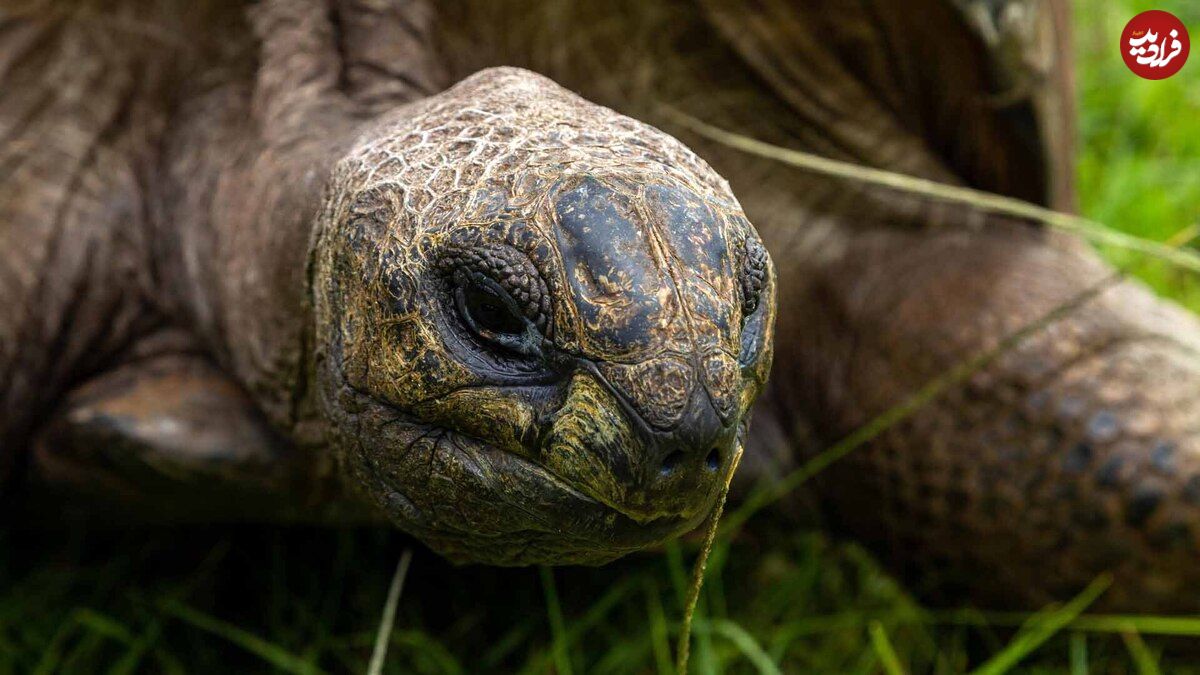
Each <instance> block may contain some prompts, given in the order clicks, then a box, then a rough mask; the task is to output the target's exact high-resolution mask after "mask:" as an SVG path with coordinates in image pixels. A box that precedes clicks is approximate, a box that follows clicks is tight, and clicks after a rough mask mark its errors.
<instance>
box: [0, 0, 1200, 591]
mask: <svg viewBox="0 0 1200 675" xmlns="http://www.w3.org/2000/svg"><path fill="white" fill-rule="evenodd" d="M1066 14H1067V8H1066V7H1065V5H1063V4H1062V3H1059V2H1032V1H1028V2H1027V1H1023V0H986V1H985V0H906V1H905V2H899V3H897V2H886V1H884V0H861V1H860V2H850V3H848V2H842V1H840V0H814V1H811V2H799V1H795V2H790V1H787V0H742V1H738V2H732V1H727V0H694V1H688V0H617V1H615V2H608V3H569V2H563V1H559V0H489V1H488V2H478V3H472V2H465V1H463V0H451V1H448V2H437V3H433V2H425V1H423V0H263V1H262V2H259V3H254V4H244V3H241V2H237V1H236V0H205V1H201V2H176V1H174V0H160V1H153V0H107V1H104V2H101V0H46V1H42V2H32V3H24V4H13V3H12V2H11V0H10V1H9V2H6V3H5V7H4V9H3V10H0V92H2V93H0V173H2V179H0V469H2V471H0V475H2V476H3V506H2V507H0V509H2V512H3V513H4V514H5V517H6V519H7V520H10V521H13V520H19V521H20V522H21V523H49V524H53V523H59V522H64V521H66V520H67V519H73V518H89V519H91V520H92V521H94V522H95V521H98V522H109V523H111V522H128V521H130V520H149V521H170V522H183V521H219V520H260V521H268V520H269V521H288V522H327V523H339V522H361V521H371V520H374V519H381V518H387V519H389V520H390V521H392V522H393V523H395V525H396V526H398V527H400V528H401V529H403V530H405V531H407V532H409V533H411V534H413V535H414V536H416V537H417V538H419V539H421V540H422V541H423V542H425V543H426V544H428V545H429V546H430V547H432V548H433V549H434V550H436V551H438V552H440V553H442V554H443V555H445V556H447V557H448V558H450V559H452V560H455V561H464V562H480V563H490V564H498V565H524V564H532V563H588V564H598V563H602V562H605V561H608V560H612V559H614V558H616V557H618V556H621V555H623V554H625V553H627V552H631V551H635V550H638V549H643V548H645V547H648V546H651V545H653V544H656V543H658V542H661V541H663V540H664V539H666V538H668V537H672V536H675V535H677V534H679V533H682V532H685V531H688V530H690V529H692V528H694V527H695V526H696V525H697V524H698V523H700V522H701V521H702V520H703V519H704V518H705V517H706V516H707V515H708V514H709V513H710V512H711V511H712V509H713V505H714V503H715V502H716V501H717V500H718V498H719V497H720V495H721V493H722V491H723V490H724V486H725V485H726V481H727V479H728V477H729V474H730V472H731V471H732V470H733V468H734V466H735V465H736V464H737V463H738V459H739V458H741V457H743V456H744V460H743V461H741V468H740V470H739V471H738V473H737V479H736V481H735V483H734V493H733V497H731V499H733V500H734V501H735V502H736V500H737V498H738V494H739V493H741V494H744V492H745V489H746V486H749V485H753V484H756V483H758V482H760V481H763V480H768V481H769V480H770V479H772V478H773V477H778V476H781V475H784V474H785V473H786V472H788V471H790V470H792V469H793V468H795V467H796V466H798V465H800V463H802V462H803V461H804V460H805V459H806V458H808V457H811V456H813V454H814V453H817V452H820V451H821V450H822V449H823V448H827V447H829V446H830V445H831V444H833V443H835V442H837V441H838V440H839V439H843V438H845V437H846V436H847V435H848V434H851V433H852V432H854V431H855V430H856V429H859V428H861V427H862V426H863V425H865V424H868V423H870V422H871V421H872V420H876V419H878V418H879V416H880V415H881V414H883V413H885V412H886V411H889V410H892V409H894V407H895V406H896V405H898V404H902V403H903V402H905V401H908V400H910V396H911V395H912V394H913V392H918V391H920V390H921V389H922V387H924V386H925V385H927V383H929V382H932V381H936V380H937V378H939V377H940V376H942V375H944V374H945V373H947V372H950V371H953V370H954V369H955V368H957V367H959V365H960V364H962V363H964V362H969V361H970V360H971V359H972V358H975V357H977V356H978V355H980V354H985V353H989V352H994V354H993V357H992V358H990V359H987V360H985V361H981V362H980V363H979V367H978V368H975V369H974V370H972V371H970V372H969V373H968V375H969V376H967V377H963V378H961V380H960V381H955V382H953V383H952V385H951V386H947V387H944V388H943V389H942V390H940V391H939V392H938V395H936V396H932V397H930V400H928V401H925V402H924V404H923V405H922V406H920V407H919V408H915V409H913V410H912V411H910V413H911V414H907V415H905V416H901V417H899V418H898V419H897V420H896V423H894V424H892V425H890V426H888V427H887V428H886V429H881V430H880V432H879V433H877V434H875V435H873V436H872V437H870V438H869V441H868V442H866V443H865V444H863V446H862V447H858V448H856V449H855V450H854V451H853V452H850V453H849V454H848V455H847V456H845V457H844V458H841V459H840V460H839V461H837V462H835V463H834V464H833V465H832V466H830V467H829V468H828V469H827V470H825V471H823V472H821V473H820V474H818V476H817V477H816V479H815V481H813V485H812V494H813V495H815V498H816V502H817V504H818V506H819V508H820V510H821V512H822V513H824V514H825V520H826V521H827V522H828V523H829V527H830V528H831V529H832V530H834V531H837V532H844V533H849V534H851V535H853V536H854V537H856V538H858V539H859V540H861V541H863V542H865V543H866V544H867V545H869V546H870V547H872V548H873V549H874V550H875V551H876V552H878V553H879V555H880V556H881V558H882V559H884V560H886V561H888V562H889V563H890V564H892V565H893V566H894V567H895V569H897V570H899V572H900V573H902V574H903V575H904V576H905V577H907V578H910V579H915V580H920V585H919V588H921V589H925V590H924V591H923V592H927V593H929V597H931V598H935V599H937V598H951V599H961V598H964V597H969V598H973V599H975V600H977V601H980V602H985V603H991V604H993V605H1026V606H1037V605H1040V604H1041V603H1043V602H1045V601H1047V600H1050V599H1060V598H1063V597H1066V596H1069V595H1070V594H1072V593H1074V592H1076V591H1077V590H1078V589H1079V588H1080V587H1082V586H1083V585H1085V584H1087V583H1088V582H1089V581H1091V580H1092V579H1093V578H1095V577H1096V576H1097V575H1098V574H1101V573H1103V572H1105V571H1111V572H1112V573H1113V575H1114V577H1115V579H1116V583H1115V584H1114V585H1113V588H1112V590H1111V591H1110V592H1109V593H1108V594H1107V595H1106V596H1105V597H1104V599H1103V601H1102V602H1103V603H1104V604H1105V606H1107V607H1108V608H1110V609H1121V610H1158V611H1172V610H1173V611H1181V610H1196V609H1200V595H1198V594H1196V593H1194V592H1186V591H1187V590H1188V589H1194V588H1196V587H1197V584H1198V583H1200V565H1197V564H1196V562H1197V552H1198V551H1200V436H1198V435H1197V434H1198V431H1197V422H1196V418H1195V416H1194V415H1195V411H1196V405H1197V396H1198V395H1200V361H1198V360H1197V348H1198V347H1200V325H1198V324H1197V322H1196V320H1195V318H1194V317H1192V316H1191V315H1189V314H1187V313H1185V312H1184V311H1182V310H1181V309H1179V308H1176V307H1174V306H1172V305H1170V304H1169V303H1167V302H1164V301H1162V300H1159V299H1157V298H1155V297H1154V296H1153V295H1152V294H1151V293H1150V292H1149V291H1148V290H1146V289H1145V288H1143V287H1142V286H1140V285H1139V284H1137V283H1135V282H1130V281H1121V280H1119V279H1117V278H1116V277H1114V275H1113V271H1112V269H1111V268H1110V267H1109V266H1108V265H1107V264H1105V263H1104V262H1102V261H1101V260H1100V259H1099V258H1098V257H1097V255H1096V254H1095V253H1093V252H1092V250H1091V249H1090V248H1089V247H1088V246H1087V245H1085V244H1084V243H1082V242H1081V241H1078V240H1076V239H1075V238H1073V237H1071V236H1068V235H1066V234H1063V233H1061V232H1058V231H1056V230H1053V229H1049V228H1047V227H1045V226H1043V225H1040V224H1039V223H1037V222H1035V221H1031V220H1027V219H1022V218H1018V217H1013V216H1011V215H1002V214H997V213H994V212H991V211H989V210H987V209H982V208H975V207H971V206H969V205H963V204H959V203H949V202H945V201H940V200H938V199H934V198H931V197H929V196H927V195H922V194H915V193H911V192H908V191H905V190H898V189H893V188H888V187H885V186H880V185H877V184H872V183H869V182H857V181H848V180H845V179H842V178H835V177H831V176H829V175H825V174H822V173H819V172H813V171H808V170H805V169H802V168H796V167H791V166H788V165H785V164H782V163H780V162H778V161H775V160H772V159H770V158H766V157H762V156H756V155H753V154H750V153H747V152H745V151H744V149H739V148H738V147H733V146H731V145H730V144H728V143H721V142H717V141H716V140H713V137H712V135H711V134H707V135H706V134H701V133H699V131H698V130H699V129H700V128H701V127H698V126H697V125H695V124H692V123H691V122H689V121H688V120H691V119H697V120H701V121H703V122H704V123H706V124H708V125H712V126H713V127H716V128H720V129H724V130H726V131H729V132H733V133H736V134H740V135H742V136H744V137H751V138H754V139H758V140H760V141H763V142H766V143H770V144H773V145H775V146H779V147H782V148H789V149H793V150H799V151H805V152H808V153H811V154H815V155H819V156H824V157H827V158H832V159H837V160H843V161H846V162H851V163H855V164H859V165H863V166H867V167H873V168H876V169H884V170H888V171H891V172H896V173H901V174H908V175H910V176H914V177H918V178H922V179H927V180H932V181H937V182H941V183H944V184H949V185H955V186H969V187H973V188H978V189H982V190H986V191H990V192H993V193H1000V194H1003V195H1008V196H1011V197H1015V198H1020V199H1023V200H1026V201H1029V202H1033V203H1036V204H1041V205H1045V206H1049V207H1053V208H1058V209H1064V210H1069V209H1070V208H1071V207H1072V185H1071V152H1072V148H1071V138H1072V110H1071V108H1072V103H1071V95H1070V92H1071V69H1070V59H1069V57H1068V52H1067V44H1068V40H1069V37H1068V32H1067V30H1066V25H1067V24H1066V18H1065V17H1066ZM576 92H577V93H576ZM593 101H594V103H593ZM602 106H607V107H602ZM635 120H641V121H635ZM651 124H653V125H655V126H650V125H651ZM668 134H674V136H672V135H668ZM677 139H679V140H677ZM685 142H686V143H687V144H688V145H689V146H690V147H691V148H692V149H693V150H694V152H693V150H689V149H688V146H685V145H684V143H685ZM768 251H769V252H770V258H768V255H767V252H768ZM772 260H773V261H774V262H772ZM1081 298H1082V299H1081ZM1064 307H1066V308H1067V309H1066V310H1064V309H1063V308H1064ZM1068 310H1069V311H1068ZM1031 326H1032V327H1033V329H1030V327H1031ZM1014 335H1015V336H1017V337H1018V338H1020V339H1014V338H1013V337H1012V336H1014ZM772 352H774V359H773V364H774V365H773V366H772ZM768 372H770V378H769V379H768ZM760 393H761V394H762V395H761V396H759V394H760ZM756 398H757V402H756ZM751 410H753V418H754V419H753V427H752V428H751V427H749V426H748V425H749V421H750V416H751ZM794 496H795V495H792V496H790V497H789V499H790V498H791V497H794ZM787 501H788V500H787V499H785V500H784V502H785V503H786V502H787Z"/></svg>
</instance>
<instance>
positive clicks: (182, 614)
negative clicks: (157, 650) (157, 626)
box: [161, 600, 322, 675]
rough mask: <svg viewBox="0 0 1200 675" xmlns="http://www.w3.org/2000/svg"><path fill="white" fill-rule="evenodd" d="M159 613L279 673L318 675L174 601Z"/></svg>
mask: <svg viewBox="0 0 1200 675" xmlns="http://www.w3.org/2000/svg"><path fill="white" fill-rule="evenodd" d="M161 607H162V610H163V611H164V612H166V613H168V614H170V615H172V616H174V617H175V618H177V619H180V620H182V621H184V622H185V623H189V624H191V625H192V626H195V627H196V628H199V629H200V630H202V631H205V632H207V633H212V634H213V635H216V636H218V637H221V638H224V639H225V640H227V641H229V642H231V643H233V644H235V645H237V646H239V647H241V648H242V649H244V650H246V651H248V652H250V653H251V654H254V655H255V656H257V657H259V658H260V659H262V660H263V661H266V662H267V663H270V664H271V665H273V666H275V667H276V668H278V669H279V670H282V671H284V672H287V673H296V674H297V675H319V674H320V673H321V672H322V671H321V669H320V668H318V667H317V666H316V665H315V664H313V663H310V662H308V661H306V660H304V659H302V658H300V657H298V656H296V655H295V654H293V653H291V652H289V651H288V650H286V649H284V648H283V647H280V646H279V645H277V644H274V643H271V642H267V641H266V640H264V639H262V638H260V637H259V636H257V635H255V634H253V633H251V632H249V631H246V630H243V629H241V628H238V627H237V626H235V625H233V624H231V623H228V622H225V621H222V620H220V619H218V618H216V617H213V616H209V615H208V614H205V613H204V612H201V611H200V610H197V609H195V608H193V607H189V606H188V605H185V604H183V603H182V602H179V601H177V600H172V601H168V602H164V603H162V604H161Z"/></svg>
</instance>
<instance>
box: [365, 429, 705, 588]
mask: <svg viewBox="0 0 1200 675" xmlns="http://www.w3.org/2000/svg"><path fill="white" fill-rule="evenodd" d="M436 433H437V438H436V440H435V441H434V442H435V443H436V444H437V447H438V451H439V452H440V453H447V454H449V455H453V457H454V459H455V461H457V462H459V463H460V464H461V465H462V466H470V467H473V468H474V469H475V471H473V472H472V476H471V480H469V481H464V483H470V484H463V485H459V486H457V487H459V488H461V489H462V490H463V491H464V492H469V493H470V495H471V499H469V500H467V499H463V500H459V501H458V502H457V503H455V501H456V500H455V495H453V494H449V493H447V494H445V495H444V497H445V499H444V501H445V503H443V504H421V503H419V502H418V500H417V499H416V498H414V497H413V491H412V490H411V486H408V485H405V484H404V483H403V481H398V480H391V479H389V477H388V472H387V470H386V469H385V467H383V466H381V464H380V462H379V461H378V460H377V459H375V458H374V457H372V456H371V453H365V452H362V453H359V455H360V458H361V461H362V462H363V465H364V468H365V469H366V470H365V471H362V472H361V474H362V477H363V478H364V479H365V480H366V481H368V482H369V485H368V488H369V490H368V491H369V492H370V493H371V494H372V496H373V497H374V499H375V500H376V502H377V503H378V505H379V506H381V507H382V508H383V509H384V511H385V512H386V514H387V516H388V517H389V518H390V519H391V520H392V521H393V522H394V523H395V524H396V525H397V526H398V527H400V528H401V529H403V530H405V531H407V532H409V533H410V534H413V535H414V536H416V537H418V538H419V539H421V540H422V541H423V542H424V543H425V544H426V545H428V546H430V548H432V549H434V550H435V551H437V552H438V553H439V554H441V555H442V556H444V557H446V558H449V559H450V560H452V561H454V562H457V563H476V564H488V565H498V566H524V565H535V564H537V565H542V564H552V565H562V564H583V565H598V564H604V563H607V562H610V561H612V560H615V559H617V558H619V557H621V556H624V555H626V554H629V553H633V552H635V551H639V550H642V549H645V548H648V547H650V546H653V545H655V544H658V543H661V542H663V541H665V540H667V539H669V538H671V537H673V536H676V535H679V534H682V533H684V532H687V531H689V530H691V529H693V528H695V527H696V526H697V525H698V524H699V523H700V521H701V520H703V518H704V516H705V515H707V512H706V511H704V510H700V512H699V513H697V514H696V515H692V516H682V515H680V516H670V515H667V516H659V517H656V518H653V519H649V520H635V519H634V518H632V517H630V516H629V515H627V514H625V513H623V512H622V511H621V510H620V509H619V508H616V507H614V506H613V505H610V504H607V503H605V502H603V501H601V500H598V499H596V498H595V497H594V496H592V495H590V494H588V493H587V492H586V491H585V489H584V488H582V487H581V486H576V485H574V484H573V483H572V482H571V481H569V480H566V479H564V478H562V477H560V476H558V475H556V474H555V473H553V472H552V471H550V470H549V469H547V468H546V467H544V466H542V465H540V464H538V463H537V462H535V461H532V460H530V459H527V458H525V457H521V456H519V455H517V454H514V453H511V452H507V451H504V450H501V449H499V448H496V447H495V446H494V445H492V444H490V443H488V442H486V441H483V440H481V439H478V438H475V437H473V436H469V435H466V434H462V433H459V432H455V431H452V430H449V429H438V430H437V431H436ZM423 480H427V481H429V480H431V479H423ZM481 501H485V502H488V503H490V505H491V506H493V507H498V510H500V511H503V513H504V514H505V517H504V519H503V522H502V523H500V524H498V525H499V526H498V527H495V528H488V527H486V526H484V527H481V526H480V525H481V523H488V522H489V521H488V519H486V518H483V517H480V518H478V519H475V518H471V517H470V516H469V515H466V516H462V517H446V514H447V513H450V514H459V515H460V516H461V515H462V514H463V509H469V508H470V507H471V505H472V504H473V503H478V502H481Z"/></svg>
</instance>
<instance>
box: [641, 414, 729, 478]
mask: <svg viewBox="0 0 1200 675" xmlns="http://www.w3.org/2000/svg"><path fill="white" fill-rule="evenodd" d="M696 393H698V394H703V392H696ZM692 399H693V401H692V402H691V404H690V405H689V406H688V410H687V412H686V413H685V415H684V418H683V419H682V420H681V421H680V424H679V426H678V427H676V428H675V429H673V430H671V431H669V432H666V433H663V434H654V436H656V438H655V439H654V441H652V443H653V445H654V446H655V447H656V450H657V453H656V457H655V458H654V459H655V463H657V465H658V476H657V477H656V478H654V480H663V479H669V478H671V477H673V476H675V475H676V474H679V473H685V472H697V473H700V474H701V476H702V475H703V474H705V473H716V472H718V470H719V469H720V468H721V467H722V466H724V464H725V461H726V460H727V459H728V458H729V456H730V454H731V452H730V451H731V447H732V444H733V441H734V433H733V429H730V428H727V427H726V426H725V425H724V424H723V423H722V422H721V419H720V417H719V416H718V415H717V411H716V409H715V408H714V407H713V406H712V404H711V403H710V402H709V401H708V398H707V397H706V396H703V395H699V396H697V395H693V396H692Z"/></svg>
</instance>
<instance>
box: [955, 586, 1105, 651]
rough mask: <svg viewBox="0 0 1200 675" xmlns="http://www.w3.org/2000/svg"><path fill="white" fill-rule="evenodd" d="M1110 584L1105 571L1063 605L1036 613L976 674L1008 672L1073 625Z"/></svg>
mask: <svg viewBox="0 0 1200 675" xmlns="http://www.w3.org/2000/svg"><path fill="white" fill-rule="evenodd" d="M1110 584H1112V577H1111V576H1109V575H1107V574H1103V575H1101V576H1099V577H1097V578H1096V580H1095V581H1093V582H1092V583H1090V584H1088V587H1087V588H1085V589H1083V592H1082V593H1080V594H1079V595H1077V596H1075V598H1074V599H1073V600H1071V601H1070V602H1068V603H1067V604H1065V605H1063V606H1062V607H1059V608H1058V609H1055V610H1052V611H1050V612H1047V613H1044V614H1042V613H1039V614H1036V615H1034V616H1033V617H1032V618H1031V619H1030V620H1029V623H1028V624H1026V627H1025V628H1024V629H1023V630H1022V631H1021V632H1020V633H1017V636H1016V637H1015V638H1013V640H1012V642H1010V643H1009V644H1008V646H1007V647H1005V648H1004V649H1003V650H1002V651H1001V652H1000V653H999V654H996V655H995V656H993V657H992V658H990V659H988V660H987V662H986V663H984V664H983V665H982V666H980V667H979V668H977V669H976V670H975V671H974V675H999V673H1006V672H1008V671H1009V669H1010V668H1012V667H1013V666H1015V665H1016V664H1017V663H1019V662H1020V661H1021V660H1022V659H1024V658H1025V657H1026V656H1029V655H1030V654H1031V653H1033V651H1034V650H1035V649H1037V648H1038V647H1040V646H1041V645H1042V643H1044V642H1045V641H1046V640H1049V639H1050V638H1051V637H1053V636H1054V634H1055V633H1057V632H1058V631H1060V630H1062V629H1063V628H1065V627H1066V626H1067V625H1068V624H1070V623H1071V621H1073V620H1074V619H1075V617H1077V616H1079V615H1080V614H1081V613H1082V612H1083V610H1085V609H1087V607H1088V605H1090V604H1092V603H1093V602H1095V600H1096V598H1098V597H1100V594H1101V593H1103V592H1104V591H1106V590H1108V587H1109V585H1110Z"/></svg>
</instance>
